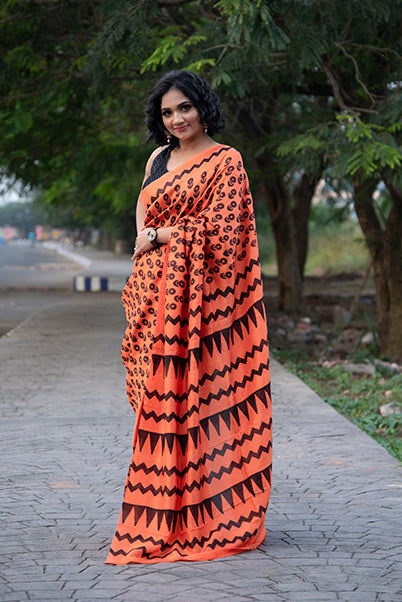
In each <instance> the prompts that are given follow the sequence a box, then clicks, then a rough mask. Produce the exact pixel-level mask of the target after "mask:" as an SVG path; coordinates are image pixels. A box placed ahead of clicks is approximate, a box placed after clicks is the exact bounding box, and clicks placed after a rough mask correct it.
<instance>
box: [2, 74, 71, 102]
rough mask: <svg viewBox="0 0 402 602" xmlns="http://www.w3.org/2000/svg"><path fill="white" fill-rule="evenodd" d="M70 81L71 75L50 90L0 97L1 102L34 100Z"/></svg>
mask: <svg viewBox="0 0 402 602" xmlns="http://www.w3.org/2000/svg"><path fill="white" fill-rule="evenodd" d="M70 79H71V75H69V76H68V77H66V78H65V79H63V80H62V81H61V82H57V84H54V86H50V87H49V88H44V89H43V90H40V89H39V90H36V91H35V92H26V93H24V94H15V95H13V96H0V101H4V100H19V99H20V98H32V97H33V96H40V94H44V93H46V92H51V91H52V90H55V89H56V88H59V87H60V86H62V85H63V84H65V83H66V82H68V81H69V80H70Z"/></svg>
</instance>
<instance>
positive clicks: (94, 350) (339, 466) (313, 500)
mask: <svg viewBox="0 0 402 602" xmlns="http://www.w3.org/2000/svg"><path fill="white" fill-rule="evenodd" d="M123 328H124V317H123V311H122V308H121V305H120V298H119V295H118V294H115V293H96V294H76V295H75V296H74V295H69V296H67V297H66V298H65V299H62V298H60V299H58V301H57V302H55V305H54V306H53V307H48V308H46V309H44V310H43V311H41V312H40V313H39V314H36V315H35V316H33V317H32V318H30V319H28V320H27V321H25V322H23V323H22V324H21V325H20V326H19V327H17V329H16V330H14V331H12V332H11V333H9V334H8V335H6V336H4V337H2V338H1V339H0V388H1V394H0V415H1V424H2V437H1V443H0V457H1V459H2V462H1V472H2V481H3V484H2V487H1V490H0V491H1V493H0V505H1V508H2V512H3V522H2V527H1V532H0V537H1V542H2V545H1V551H2V565H1V572H0V600H1V601H2V602H20V601H22V600H40V601H45V600H51V601H56V600H75V601H77V602H84V601H85V602H92V601H95V600H117V601H119V600H121V601H135V602H142V601H144V602H154V601H164V600H172V601H178V600H183V601H184V600H186V601H189V602H191V601H204V600H210V601H216V600H219V601H220V600H227V601H251V600H267V601H269V602H274V601H275V602H276V601H289V602H290V601H297V602H299V601H300V602H301V601H306V602H313V601H317V600H320V601H322V602H327V601H330V600H346V601H349V600H350V601H359V602H360V601H361V602H370V601H374V600H378V601H384V602H385V601H389V602H396V601H398V600H402V556H401V552H402V541H401V532H402V530H401V525H402V503H401V502H402V479H401V476H402V469H401V468H400V467H398V466H397V462H396V461H395V460H394V459H393V458H392V457H391V456H389V455H388V453H387V452H386V451H385V450H384V449H383V448H382V447H380V446H379V445H378V444H376V443H375V442H374V441H372V440H371V439H370V438H369V437H368V436H366V435H365V434H363V433H362V432H361V431H360V430H359V429H357V427H355V426H353V425H352V424H350V423H349V422H348V421H347V420H346V419H344V418H342V417H341V416H340V415H338V414H337V413H336V412H335V410H333V409H332V408H331V407H329V406H327V405H326V404H325V403H324V402H323V401H322V400H321V399H320V398H318V397H317V396H316V395H315V394H314V393H313V392H312V391H311V390H310V389H308V387H306V386H305V385H304V384H302V383H301V382H300V381H299V380H298V379H297V378H296V377H294V376H292V375H290V374H288V373H287V372H286V371H285V370H284V369H283V368H282V367H281V366H280V365H278V364H277V363H276V362H274V363H273V396H274V420H275V422H274V462H275V463H274V477H273V478H274V480H273V492H272V498H271V503H270V506H269V511H268V515H267V528H268V537H267V539H266V542H265V543H264V544H263V546H262V547H261V548H260V549H259V550H256V551H253V552H248V553H244V554H240V555H238V556H233V557H228V558H223V559H220V560H216V561H212V562H200V563H172V564H159V565H139V566H138V565H131V566H125V567H113V566H109V565H104V564H103V561H104V559H105V557H106V554H107V550H108V546H109V543H110V540H111V538H112V535H113V533H114V529H115V526H116V523H117V520H118V515H119V511H120V505H121V499H122V493H123V484H124V480H125V476H126V471H127V469H128V464H129V460H130V456H131V449H130V448H131V438H132V431H133V414H132V412H131V410H130V409H129V406H128V402H127V401H126V398H125V392H124V371H123V367H122V365H121V363H120V359H119V350H120V340H121V337H122V332H123Z"/></svg>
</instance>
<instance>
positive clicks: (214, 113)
mask: <svg viewBox="0 0 402 602" xmlns="http://www.w3.org/2000/svg"><path fill="white" fill-rule="evenodd" d="M172 88H176V90H180V92H182V93H183V94H184V95H185V96H187V98H189V99H190V100H191V102H192V103H193V105H194V106H195V108H196V109H197V111H198V113H199V115H200V122H201V123H203V124H204V123H205V124H206V126H207V128H208V129H207V133H208V135H209V136H213V135H214V134H217V133H219V132H221V131H222V130H223V128H224V127H225V120H224V118H223V115H222V109H221V103H220V100H219V98H218V96H217V95H216V94H215V92H213V90H211V88H210V86H209V84H208V83H207V82H206V81H205V80H204V79H202V78H201V77H199V76H198V75H197V74H196V73H193V72H192V71H169V73H166V74H165V75H163V76H162V77H161V78H160V79H159V80H158V81H157V82H156V84H155V87H154V89H153V90H152V92H151V93H150V95H149V97H148V100H147V104H146V107H145V115H146V118H145V123H146V125H147V128H148V136H147V141H150V140H153V141H154V142H156V143H157V144H158V145H159V146H163V145H165V144H167V138H166V132H165V128H164V126H163V121H162V112H161V101H162V96H164V95H165V94H166V93H167V92H169V90H170V89H172ZM178 143H179V142H178V140H177V138H175V136H172V137H171V142H170V144H171V146H177V145H178Z"/></svg>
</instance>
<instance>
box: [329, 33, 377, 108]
mask: <svg viewBox="0 0 402 602" xmlns="http://www.w3.org/2000/svg"><path fill="white" fill-rule="evenodd" d="M334 46H336V47H337V48H340V49H341V51H342V52H343V54H344V55H345V56H346V57H347V58H348V59H350V60H351V61H352V63H353V65H354V68H355V78H356V81H357V83H358V84H360V85H361V87H362V88H363V90H364V91H365V93H366V94H367V96H368V97H369V99H370V100H371V106H372V107H374V105H375V98H374V97H373V95H372V94H371V92H369V90H368V88H367V86H366V84H365V83H364V82H363V81H362V80H361V79H360V70H359V66H358V64H357V61H356V59H355V57H354V56H352V55H351V54H349V52H347V51H346V50H345V48H344V47H343V46H342V44H339V42H334Z"/></svg>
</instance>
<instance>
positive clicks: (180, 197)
mask: <svg viewBox="0 0 402 602" xmlns="http://www.w3.org/2000/svg"><path fill="white" fill-rule="evenodd" d="M146 115H147V120H146V121H147V126H148V129H149V132H150V135H149V138H150V139H153V140H154V141H155V142H156V143H157V144H158V145H159V148H157V150H156V151H154V153H153V154H152V155H151V157H150V159H149V161H148V163H147V166H146V170H145V178H144V183H143V187H142V190H141V194H140V197H139V201H138V207H137V226H138V228H137V231H138V236H137V240H136V244H135V249H134V255H133V260H134V266H133V274H132V276H131V278H130V279H129V281H128V283H127V286H126V287H125V289H124V291H123V302H124V306H125V310H126V316H127V322H128V326H127V330H126V333H125V336H124V340H123V347H122V357H123V361H124V364H125V366H126V369H127V393H128V398H129V400H130V403H131V405H132V407H133V409H134V411H135V412H136V414H137V419H136V425H135V431H134V444H133V457H132V461H131V464H130V468H129V473H128V477H127V481H126V487H125V491H124V500H123V507H122V511H121V515H120V521H119V524H118V527H117V531H116V533H115V536H114V539H113V541H112V545H111V550H110V553H109V556H108V558H107V560H106V562H107V563H110V564H129V563H153V562H173V561H176V560H210V559H213V558H217V557H219V556H227V555H230V554H236V553H238V552H241V551H243V550H248V549H253V548H256V547H257V546H259V545H260V544H261V542H262V541H263V540H264V539H265V528H264V518H265V513H266V508H267V505H268V499H269V493H270V484H271V406H270V379H269V359H268V343H267V327H266V317H265V310H264V305H263V293H262V284H261V272H260V266H259V259H258V248H257V239H256V232H255V223H254V215H253V206H252V198H251V195H250V191H249V187H248V181H247V176H246V173H245V171H244V168H243V164H242V159H241V156H240V154H239V153H238V152H237V151H236V150H234V149H233V148H231V147H229V146H227V145H224V144H218V143H216V142H214V140H212V138H211V137H210V136H212V135H214V134H215V133H217V132H219V131H221V130H222V128H223V119H222V115H221V109H220V104H219V100H218V98H217V96H216V95H215V94H214V93H213V92H212V90H211V89H210V88H209V86H208V84H207V83H206V82H205V81H203V80H202V79H201V78H199V77H198V76H197V75H196V74H194V73H191V72H188V71H173V72H170V73H168V74H167V75H165V76H164V77H162V79H161V80H159V82H158V83H157V84H156V86H155V89H154V90H153V92H152V94H151V95H150V97H149V100H148V104H147V108H146Z"/></svg>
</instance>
